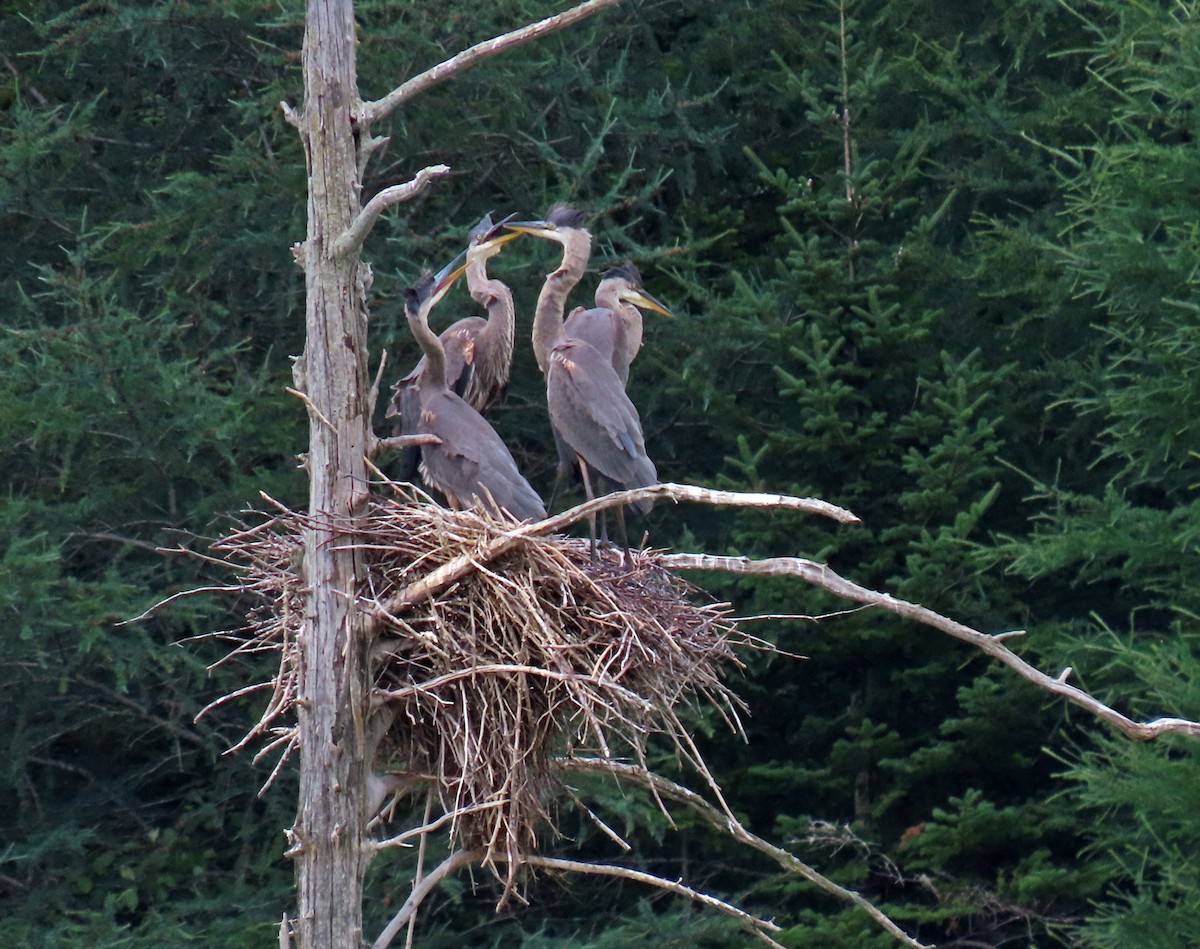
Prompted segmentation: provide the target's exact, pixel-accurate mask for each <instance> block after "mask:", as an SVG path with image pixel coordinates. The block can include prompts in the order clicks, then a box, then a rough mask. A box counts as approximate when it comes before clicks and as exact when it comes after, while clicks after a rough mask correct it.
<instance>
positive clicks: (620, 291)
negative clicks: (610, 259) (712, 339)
mask: <svg viewBox="0 0 1200 949" xmlns="http://www.w3.org/2000/svg"><path fill="white" fill-rule="evenodd" d="M600 279H601V280H611V281H613V283H614V284H615V289H616V295H617V299H618V300H620V301H621V302H622V303H632V304H633V305H634V306H636V307H640V308H641V309H643V310H654V311H655V312H656V313H661V314H662V315H663V316H672V317H673V316H674V315H675V314H674V313H672V312H671V311H670V310H669V309H668V308H667V307H666V306H665V305H664V304H663V303H662V302H660V301H659V300H656V299H655V298H654V297H652V296H651V295H650V294H649V293H647V292H646V291H645V290H644V289H642V275H641V274H640V273H638V269H637V267H635V266H634V265H633V262H632V261H629V260H627V261H625V262H624V263H622V264H618V265H617V266H616V267H613V268H612V269H610V270H606V271H605V272H604V273H603V275H601V277H600Z"/></svg>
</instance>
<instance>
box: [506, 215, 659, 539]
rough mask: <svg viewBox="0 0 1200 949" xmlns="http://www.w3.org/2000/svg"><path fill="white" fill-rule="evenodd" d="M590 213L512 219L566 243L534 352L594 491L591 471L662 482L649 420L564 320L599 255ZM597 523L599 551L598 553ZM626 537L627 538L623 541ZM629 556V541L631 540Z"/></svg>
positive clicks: (555, 415)
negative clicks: (648, 438)
mask: <svg viewBox="0 0 1200 949" xmlns="http://www.w3.org/2000/svg"><path fill="white" fill-rule="evenodd" d="M583 221H584V216H583V214H582V213H581V212H580V211H577V210H576V209H574V208H571V207H569V206H567V205H556V206H555V207H554V208H552V209H551V210H550V213H549V214H548V215H547V216H546V218H545V219H544V220H542V221H521V222H514V223H511V224H506V225H504V226H505V227H506V228H508V229H509V230H512V231H516V232H518V233H525V234H533V235H535V236H537V237H543V238H546V239H547V240H552V241H556V242H557V243H559V244H561V245H562V248H563V258H562V263H561V264H560V265H559V267H558V269H557V270H555V271H554V272H553V273H550V274H548V275H547V277H546V282H545V284H544V285H543V286H542V290H541V293H540V294H539V295H538V302H537V312H536V314H535V316H534V320H533V352H534V355H535V356H536V357H537V362H538V366H539V367H540V368H541V370H542V373H543V375H545V377H546V405H547V408H548V410H549V413H550V423H551V425H552V426H553V427H554V430H555V432H557V434H558V436H559V437H560V438H561V439H562V440H563V441H564V442H565V443H566V445H567V446H568V447H569V448H570V449H571V451H573V452H574V454H575V458H576V460H577V461H578V463H579V470H580V474H581V475H582V477H583V485H584V490H585V491H586V492H587V496H588V497H589V498H592V497H594V494H593V492H592V484H591V478H590V476H589V469H590V470H592V471H595V472H596V473H597V474H598V475H600V476H602V477H603V478H605V479H607V480H608V481H611V482H612V483H613V484H615V485H617V486H619V487H624V488H638V487H644V486H646V485H651V484H655V483H657V481H658V473H657V472H656V471H655V469H654V463H653V462H652V461H651V460H650V458H649V456H648V455H647V454H646V443H645V438H644V437H643V435H642V423H641V419H640V418H639V417H638V412H637V409H636V408H635V407H634V405H633V403H632V402H631V401H630V400H629V396H628V395H626V394H625V386H624V384H623V383H622V382H621V379H620V377H619V376H618V375H617V372H616V370H615V369H614V368H613V365H612V359H611V356H610V357H608V358H606V357H605V355H604V354H602V353H601V352H600V351H599V350H597V349H596V347H595V346H593V345H592V344H591V343H589V342H588V341H587V340H585V339H579V338H576V337H572V336H570V335H568V333H567V331H566V327H565V326H564V324H563V309H564V306H565V304H566V299H567V295H568V294H569V293H570V292H571V290H572V289H573V288H574V287H575V285H576V284H577V283H579V281H580V279H581V278H582V277H583V272H584V270H585V269H586V267H587V261H588V257H589V256H590V254H591V246H592V235H591V234H590V233H588V231H587V230H586V229H585V228H584V227H583ZM651 506H652V505H651V502H649V501H639V502H637V503H635V504H634V505H633V507H634V509H635V510H638V511H640V512H642V513H646V512H648V511H649V510H650V508H651ZM617 513H618V526H619V528H620V530H621V533H622V535H623V534H624V517H623V515H622V514H621V512H620V510H619V509H618V512H617ZM595 539H596V533H595V524H594V521H593V523H592V555H593V558H594V557H595ZM624 539H625V538H624V537H622V540H624ZM625 547H626V549H625V557H626V560H627V561H628V559H629V547H628V544H627V543H626V545H625Z"/></svg>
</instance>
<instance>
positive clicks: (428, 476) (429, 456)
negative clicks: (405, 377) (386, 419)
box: [404, 235, 546, 520]
mask: <svg viewBox="0 0 1200 949" xmlns="http://www.w3.org/2000/svg"><path fill="white" fill-rule="evenodd" d="M504 237H507V235H504ZM484 243H486V242H484ZM460 259H461V257H460V258H455V260H454V261H453V262H451V264H450V265H449V266H447V267H446V268H445V269H444V270H442V271H441V272H440V273H438V274H434V275H426V276H425V277H423V278H422V279H421V280H419V281H418V282H417V284H416V285H415V286H412V287H409V288H408V289H407V290H406V291H405V305H404V312H405V315H406V316H407V317H408V325H409V328H410V329H411V330H412V334H413V336H414V337H415V338H416V340H417V344H418V345H419V346H420V347H421V349H422V350H423V351H424V353H425V359H424V364H425V365H424V369H423V370H422V371H421V372H420V373H419V374H418V375H417V378H416V381H415V389H414V391H415V393H416V398H417V405H418V411H417V421H416V424H415V427H414V433H415V434H427V435H436V436H437V437H438V438H439V439H440V440H441V443H440V444H438V445H426V446H425V447H424V450H423V451H422V452H421V461H420V469H421V477H422V478H423V479H424V480H425V483H426V484H428V485H429V486H430V487H432V488H435V489H437V490H438V491H441V492H442V493H443V494H444V495H445V496H446V500H447V502H448V503H449V505H450V506H451V507H452V508H455V509H461V508H471V507H482V508H485V509H487V510H488V511H490V512H491V513H492V514H493V515H501V514H502V513H506V514H507V515H509V516H512V517H515V518H517V519H518V520H540V519H541V518H544V517H545V516H546V508H545V506H544V505H543V504H542V499H541V498H540V497H538V495H537V492H536V491H534V490H533V488H532V487H530V485H529V482H528V481H526V480H525V478H524V477H523V476H522V475H521V472H520V471H518V470H517V463H516V462H515V461H514V460H513V456H512V453H511V452H509V450H508V448H507V447H506V446H505V444H504V442H502V441H501V440H500V436H499V435H497V434H496V432H495V430H494V429H493V428H492V427H491V426H490V425H489V424H488V423H487V422H486V421H484V418H483V416H482V415H480V414H479V412H477V411H476V410H475V409H474V408H472V407H471V406H470V405H469V404H468V403H467V402H466V400H465V399H463V398H462V396H460V395H459V394H458V393H457V392H455V391H453V389H451V388H450V385H449V380H448V378H447V374H446V366H447V362H448V360H447V358H446V350H445V347H444V346H443V345H442V341H441V340H440V339H439V338H438V337H437V335H435V334H434V332H433V330H431V329H430V328H429V311H430V310H432V309H433V307H434V306H436V305H437V303H438V301H440V300H441V299H442V297H443V296H444V295H445V293H446V291H447V290H448V289H449V288H450V286H451V285H452V284H453V283H454V281H455V280H457V279H458V278H459V276H461V275H462V273H463V271H464V270H465V269H467V267H469V266H470V265H469V264H468V265H466V266H462V265H460V264H459V260H460Z"/></svg>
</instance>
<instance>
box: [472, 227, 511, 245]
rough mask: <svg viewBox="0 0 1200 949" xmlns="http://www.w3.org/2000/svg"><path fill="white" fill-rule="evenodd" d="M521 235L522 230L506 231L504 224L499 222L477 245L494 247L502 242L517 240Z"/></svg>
mask: <svg viewBox="0 0 1200 949" xmlns="http://www.w3.org/2000/svg"><path fill="white" fill-rule="evenodd" d="M520 236H521V232H520V231H508V232H505V230H504V228H503V226H502V225H499V224H498V225H496V227H494V228H493V229H492V230H491V231H489V232H488V233H487V234H486V235H485V236H484V238H483V239H482V240H481V241H480V242H479V243H478V244H476V245H475V246H476V247H484V248H488V249H490V248H492V247H499V246H500V245H501V244H507V243H508V242H509V241H515V240H516V239H517V238H518V237H520Z"/></svg>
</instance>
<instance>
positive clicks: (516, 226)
mask: <svg viewBox="0 0 1200 949" xmlns="http://www.w3.org/2000/svg"><path fill="white" fill-rule="evenodd" d="M497 227H501V228H504V229H505V230H508V231H516V232H517V233H518V234H533V235H534V236H535V237H554V236H556V235H557V233H558V227H557V226H555V225H554V224H551V223H550V222H549V221H501V222H500V224H498V225H497Z"/></svg>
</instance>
